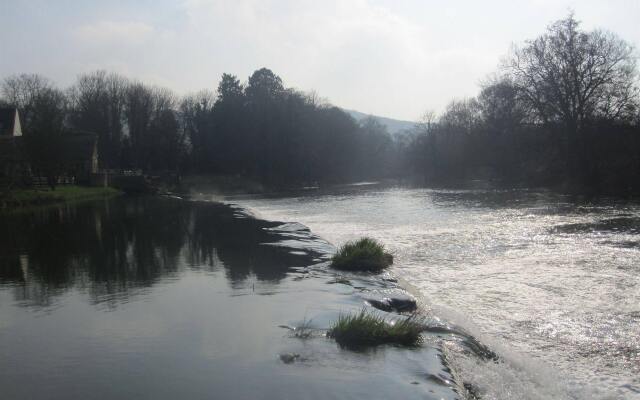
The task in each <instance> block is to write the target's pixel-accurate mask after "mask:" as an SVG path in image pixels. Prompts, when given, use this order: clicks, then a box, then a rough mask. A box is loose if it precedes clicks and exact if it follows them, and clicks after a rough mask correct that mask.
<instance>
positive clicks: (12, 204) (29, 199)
mask: <svg viewBox="0 0 640 400" xmlns="http://www.w3.org/2000/svg"><path fill="white" fill-rule="evenodd" d="M117 194H120V191H118V190H116V189H114V188H110V187H85V186H59V187H57V188H56V189H55V190H51V189H48V188H47V189H19V190H14V191H11V192H9V193H3V194H1V195H0V209H3V210H7V209H8V210H11V209H21V208H25V207H37V206H45V205H50V204H56V203H65V202H70V201H78V200H91V199H99V198H102V197H109V196H115V195H117Z"/></svg>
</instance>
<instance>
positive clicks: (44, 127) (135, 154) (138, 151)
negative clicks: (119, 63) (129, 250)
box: [1, 68, 396, 185]
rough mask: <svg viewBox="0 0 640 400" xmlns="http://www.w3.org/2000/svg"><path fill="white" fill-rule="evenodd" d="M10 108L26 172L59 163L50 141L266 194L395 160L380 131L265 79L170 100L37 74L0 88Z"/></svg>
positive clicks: (118, 81)
mask: <svg viewBox="0 0 640 400" xmlns="http://www.w3.org/2000/svg"><path fill="white" fill-rule="evenodd" d="M1 89H2V90H1V93H2V99H3V101H4V103H6V104H8V105H12V106H15V107H17V108H18V109H19V110H20V113H21V117H22V120H23V130H24V132H25V140H26V141H27V143H28V146H27V147H28V149H29V153H30V155H31V156H32V157H31V158H32V159H33V161H34V163H35V165H36V167H39V168H41V169H43V170H47V171H51V170H52V169H54V168H55V165H57V164H59V163H60V160H59V157H58V156H57V154H59V152H57V151H55V150H57V147H59V143H60V140H59V139H60V138H61V137H62V136H63V135H65V134H71V133H72V132H74V131H75V132H78V131H79V132H91V133H95V134H96V135H97V136H98V147H99V150H100V166H101V167H102V168H105V169H141V170H143V171H146V172H148V173H160V172H172V173H176V172H177V173H181V174H183V173H198V174H232V175H242V176H246V177H249V178H253V179H257V180H260V181H263V182H265V183H269V184H272V185H287V184H298V183H301V184H303V183H315V182H342V181H350V180H358V179H367V178H372V177H380V176H390V175H391V174H392V171H393V170H394V165H393V163H394V162H395V159H394V156H395V155H396V152H395V147H394V142H393V140H392V138H391V136H390V135H389V134H388V133H387V131H386V128H385V127H384V126H383V125H381V124H379V123H377V122H376V121H375V120H373V119H369V120H365V121H364V122H363V123H358V122H357V121H356V120H355V119H353V118H352V117H351V116H350V115H349V114H347V113H346V112H344V111H343V110H341V109H339V108H337V107H334V106H331V105H330V104H327V103H326V102H324V101H321V100H320V99H319V98H318V96H317V95H316V94H314V93H303V92H300V91H298V90H295V89H291V88H286V87H285V86H284V84H283V82H282V79H281V78H280V77H279V76H277V75H276V74H274V73H273V72H272V71H271V70H269V69H266V68H262V69H259V70H257V71H255V72H254V73H253V74H252V75H251V76H250V77H249V78H248V80H247V82H246V83H242V82H241V81H240V80H239V79H238V78H237V77H236V76H234V75H231V74H223V75H222V77H221V79H220V82H219V84H218V87H217V90H216V91H215V92H214V91H212V90H203V91H201V92H198V93H195V94H189V95H186V96H184V97H178V96H177V95H176V94H175V93H173V92H172V91H170V90H169V89H166V88H160V87H156V86H150V85H147V84H145V83H142V82H139V81H131V80H129V79H127V78H126V77H124V76H122V75H119V74H115V73H107V72H106V71H96V72H92V73H88V74H83V75H80V76H79V77H78V78H77V81H76V82H75V83H74V84H73V85H72V86H71V87H69V88H67V89H66V90H61V89H59V88H57V87H56V86H55V85H54V84H53V83H52V82H51V81H49V80H48V79H46V78H44V77H42V76H39V75H29V74H22V75H17V76H10V77H8V78H6V79H4V81H3V82H2V86H1Z"/></svg>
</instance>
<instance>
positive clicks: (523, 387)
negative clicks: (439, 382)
mask: <svg viewBox="0 0 640 400" xmlns="http://www.w3.org/2000/svg"><path fill="white" fill-rule="evenodd" d="M230 201H234V202H237V203H239V204H242V205H245V206H248V207H250V208H251V209H253V210H257V212H258V213H259V214H260V215H261V216H264V217H266V218H273V219H278V220H289V221H299V222H301V223H303V224H305V225H308V226H309V227H310V228H311V229H312V231H313V232H315V233H317V234H319V235H320V236H322V237H324V238H326V239H328V240H329V241H331V242H333V243H335V244H340V243H343V242H344V241H346V240H349V239H353V238H356V237H358V236H360V235H363V234H366V235H370V236H373V237H376V238H378V239H380V240H382V241H383V242H384V243H385V244H386V245H387V246H388V248H389V249H390V250H391V251H392V252H393V253H394V255H395V259H396V263H395V265H394V267H393V269H394V271H395V272H396V273H397V274H399V275H400V276H402V277H403V278H404V279H406V280H407V281H408V282H409V283H410V284H411V285H413V286H415V287H416V288H417V289H418V290H419V291H420V293H421V294H422V295H423V296H424V297H425V298H426V299H427V301H428V303H429V304H430V305H431V306H432V308H433V310H432V312H433V313H434V314H435V315H437V316H439V317H442V318H444V319H446V320H448V321H450V322H454V323H457V324H459V325H461V326H463V327H464V328H466V329H467V330H468V331H471V332H472V333H474V334H476V335H477V336H479V337H480V338H481V340H482V341H483V342H485V343H486V344H488V345H489V346H491V347H492V348H493V349H495V350H496V351H497V352H498V354H499V355H500V356H501V361H500V362H498V363H486V362H479V361H478V360H477V359H473V358H468V357H465V355H464V352H463V351H457V350H459V349H455V348H452V349H451V352H452V354H454V355H455V357H452V359H454V364H456V367H457V368H458V369H459V370H460V372H461V375H463V378H464V379H465V381H469V382H472V383H473V384H475V385H477V386H478V387H479V388H480V390H481V392H482V394H483V395H484V396H485V398H501V399H507V398H512V399H525V398H531V399H541V398H568V399H587V398H595V399H638V398H640V205H639V204H638V203H635V202H625V201H619V200H612V199H598V200H586V199H582V198H571V197H567V196H561V195H555V194H551V193H545V192H535V191H486V190H475V191H474V190H460V191H451V190H428V189H407V188H380V187H376V186H362V187H344V188H342V189H336V190H333V191H331V192H327V193H321V192H315V191H310V192H305V193H293V194H290V195H288V196H284V197H283V196H273V197H266V198H265V197H262V198H247V197H239V198H235V199H231V200H230Z"/></svg>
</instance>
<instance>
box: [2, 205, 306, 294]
mask: <svg viewBox="0 0 640 400" xmlns="http://www.w3.org/2000/svg"><path fill="white" fill-rule="evenodd" d="M0 218H1V219H2V224H1V226H0V254H1V256H0V285H11V286H13V288H14V289H13V290H14V293H15V296H16V298H17V299H18V300H24V301H25V302H26V303H27V304H34V303H35V304H39V305H48V304H50V302H51V300H52V298H54V297H55V296H57V295H60V294H63V293H65V292H66V291H67V290H68V289H70V288H73V287H75V288H80V289H82V290H86V291H87V292H88V293H90V295H91V298H92V299H93V300H94V301H96V302H100V301H110V300H114V299H115V298H121V297H123V296H124V297H127V296H129V295H132V294H134V293H135V292H136V291H138V290H140V289H141V288H145V287H148V286H151V285H153V284H154V283H156V282H158V281H160V280H162V279H165V278H167V277H172V276H177V275H179V274H180V273H181V272H182V271H184V270H185V268H193V269H207V270H216V269H218V268H223V269H224V271H225V276H226V278H227V279H228V280H229V281H230V282H231V284H232V285H237V284H239V283H241V282H242V281H244V280H245V279H247V277H249V276H255V277H256V278H257V279H259V280H268V281H273V282H278V281H279V280H281V279H282V278H283V277H284V276H285V275H286V274H287V271H288V270H289V268H290V267H294V266H303V265H308V264H309V263H310V259H309V257H305V256H301V255H292V254H290V253H289V252H288V251H287V249H282V248H278V247H273V246H264V245H263V244H262V243H264V242H274V241H277V240H278V237H277V234H274V233H273V232H270V231H267V230H265V229H263V228H266V227H272V226H275V225H276V223H272V222H267V221H261V220H256V219H251V218H244V219H239V218H236V217H234V214H233V210H232V209H230V208H229V207H226V206H223V205H217V204H211V203H196V202H187V201H180V200H172V199H162V198H144V197H139V198H120V199H114V200H109V201H104V202H98V203H85V204H79V205H68V206H63V207H58V208H50V209H46V210H39V211H36V212H34V213H29V214H16V215H5V216H2V217H0Z"/></svg>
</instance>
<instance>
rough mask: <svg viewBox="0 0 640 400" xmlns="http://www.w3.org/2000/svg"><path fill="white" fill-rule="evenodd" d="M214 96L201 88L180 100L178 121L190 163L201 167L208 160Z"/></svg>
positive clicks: (211, 134)
mask: <svg viewBox="0 0 640 400" xmlns="http://www.w3.org/2000/svg"><path fill="white" fill-rule="evenodd" d="M215 102H216V96H215V94H214V93H213V92H211V91H207V90H203V91H200V92H198V93H196V94H191V95H188V96H185V97H184V98H183V99H182V101H181V102H180V109H179V115H180V122H181V127H182V131H183V134H184V135H185V137H186V138H187V139H188V141H189V144H190V150H191V155H192V160H191V163H190V164H191V165H192V166H195V167H196V168H198V169H202V168H203V167H204V166H205V165H206V164H207V163H208V162H207V161H208V160H207V158H208V154H209V151H210V149H211V144H212V140H213V138H212V136H213V118H212V116H213V107H214V105H215Z"/></svg>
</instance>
